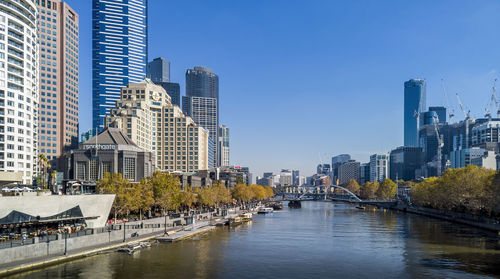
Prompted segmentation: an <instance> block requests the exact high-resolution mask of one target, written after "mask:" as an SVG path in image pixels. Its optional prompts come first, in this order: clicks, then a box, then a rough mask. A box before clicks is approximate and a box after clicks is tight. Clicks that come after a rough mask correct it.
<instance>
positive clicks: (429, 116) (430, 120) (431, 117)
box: [419, 111, 439, 144]
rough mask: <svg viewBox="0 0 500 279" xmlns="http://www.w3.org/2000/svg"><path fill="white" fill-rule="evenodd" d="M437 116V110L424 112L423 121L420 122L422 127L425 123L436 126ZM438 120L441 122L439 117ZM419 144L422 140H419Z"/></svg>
mask: <svg viewBox="0 0 500 279" xmlns="http://www.w3.org/2000/svg"><path fill="white" fill-rule="evenodd" d="M436 117H438V114H437V113H436V112H435V111H426V112H424V113H422V117H421V120H422V121H421V122H420V129H421V128H422V126H424V125H433V126H434V122H436V119H435V118H436ZM437 122H438V123H439V119H438V120H437ZM420 129H419V130H420ZM419 144H420V142H419Z"/></svg>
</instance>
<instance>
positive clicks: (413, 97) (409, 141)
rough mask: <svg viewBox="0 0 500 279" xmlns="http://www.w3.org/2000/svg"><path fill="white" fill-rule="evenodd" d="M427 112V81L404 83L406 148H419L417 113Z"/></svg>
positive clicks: (418, 80)
mask: <svg viewBox="0 0 500 279" xmlns="http://www.w3.org/2000/svg"><path fill="white" fill-rule="evenodd" d="M424 111H426V89H425V80H423V79H411V80H409V81H406V82H405V83H404V117H403V119H404V146H418V130H419V127H418V126H419V125H417V122H418V121H417V117H416V114H417V113H423V112H424Z"/></svg>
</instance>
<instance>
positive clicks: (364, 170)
mask: <svg viewBox="0 0 500 279" xmlns="http://www.w3.org/2000/svg"><path fill="white" fill-rule="evenodd" d="M368 181H370V163H363V164H361V165H360V166H359V184H360V185H362V184H364V183H366V182H368Z"/></svg>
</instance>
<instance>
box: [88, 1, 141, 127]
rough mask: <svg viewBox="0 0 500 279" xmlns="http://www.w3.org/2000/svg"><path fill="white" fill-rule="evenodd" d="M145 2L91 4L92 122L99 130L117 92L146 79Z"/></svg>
mask: <svg viewBox="0 0 500 279" xmlns="http://www.w3.org/2000/svg"><path fill="white" fill-rule="evenodd" d="M147 2H148V1H147V0H92V122H93V129H94V130H95V128H96V127H98V128H99V130H102V128H103V127H104V119H105V117H106V114H108V113H109V110H110V108H114V107H115V102H116V101H117V100H119V99H120V89H121V88H122V87H124V86H125V85H127V84H129V83H133V82H139V81H141V80H142V79H144V78H145V77H146V64H147V56H148V55H147V54H148V53H147V39H148V28H147Z"/></svg>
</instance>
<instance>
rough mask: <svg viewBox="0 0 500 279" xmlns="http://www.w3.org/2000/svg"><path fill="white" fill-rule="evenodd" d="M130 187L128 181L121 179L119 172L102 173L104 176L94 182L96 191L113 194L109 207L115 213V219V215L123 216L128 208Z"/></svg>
mask: <svg viewBox="0 0 500 279" xmlns="http://www.w3.org/2000/svg"><path fill="white" fill-rule="evenodd" d="M130 188H131V187H130V181H128V180H127V179H123V177H122V175H121V174H119V173H114V174H113V175H111V174H110V173H108V172H107V173H105V174H104V178H103V179H101V180H99V181H97V183H96V191H97V193H99V194H114V195H115V200H114V201H113V205H112V207H111V208H112V210H113V213H114V215H115V217H114V219H115V221H116V217H117V216H123V215H124V214H126V213H128V211H129V209H130V204H131V202H130V200H131V198H130V193H129V192H130V191H129V189H130Z"/></svg>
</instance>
